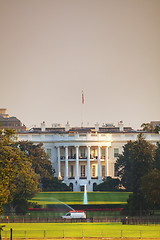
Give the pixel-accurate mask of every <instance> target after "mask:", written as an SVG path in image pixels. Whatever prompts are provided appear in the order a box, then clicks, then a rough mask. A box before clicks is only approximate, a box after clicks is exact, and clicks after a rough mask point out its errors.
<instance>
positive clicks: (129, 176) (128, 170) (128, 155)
mask: <svg viewBox="0 0 160 240" xmlns="http://www.w3.org/2000/svg"><path fill="white" fill-rule="evenodd" d="M132 149H134V142H132V141H129V142H128V143H127V144H126V145H125V146H123V154H120V155H119V156H118V158H117V161H116V164H115V168H116V171H117V176H118V177H119V178H120V179H121V184H122V185H123V186H124V187H125V189H126V190H127V191H132V189H133V177H134V176H133V159H134V156H133V154H134V153H133V151H132Z"/></svg>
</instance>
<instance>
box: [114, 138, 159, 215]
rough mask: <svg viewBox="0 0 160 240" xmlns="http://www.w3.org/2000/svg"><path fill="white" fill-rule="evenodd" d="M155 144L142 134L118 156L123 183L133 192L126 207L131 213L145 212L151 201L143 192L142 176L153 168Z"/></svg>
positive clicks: (118, 169)
mask: <svg viewBox="0 0 160 240" xmlns="http://www.w3.org/2000/svg"><path fill="white" fill-rule="evenodd" d="M154 153H155V146H153V145H152V144H150V143H149V142H147V141H146V140H145V139H144V138H143V135H142V134H139V135H138V138H137V140H136V141H134V142H133V141H130V142H128V143H127V144H126V145H125V146H124V148H123V153H122V154H121V155H120V156H119V157H118V158H117V162H116V169H117V171H118V176H119V177H120V179H121V182H122V185H123V186H124V187H125V188H126V190H128V191H132V192H133V194H132V196H130V198H129V200H128V204H127V206H126V209H127V210H128V211H129V212H130V213H131V214H134V213H137V211H139V213H142V212H144V211H145V210H146V209H148V208H149V207H150V206H149V201H148V199H147V198H146V195H144V194H143V192H142V188H141V185H142V178H143V177H144V176H145V175H147V174H149V173H150V171H151V170H152V169H153V164H154Z"/></svg>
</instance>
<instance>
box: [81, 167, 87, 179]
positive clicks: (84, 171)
mask: <svg viewBox="0 0 160 240" xmlns="http://www.w3.org/2000/svg"><path fill="white" fill-rule="evenodd" d="M85 176H86V166H85V165H81V177H85Z"/></svg>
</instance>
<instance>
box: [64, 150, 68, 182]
mask: <svg viewBox="0 0 160 240" xmlns="http://www.w3.org/2000/svg"><path fill="white" fill-rule="evenodd" d="M65 179H66V180H68V146H65Z"/></svg>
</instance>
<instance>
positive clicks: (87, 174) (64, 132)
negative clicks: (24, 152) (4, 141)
mask: <svg viewBox="0 0 160 240" xmlns="http://www.w3.org/2000/svg"><path fill="white" fill-rule="evenodd" d="M139 133H140V131H135V130H133V129H132V128H131V127H124V125H123V122H122V121H121V122H119V124H118V126H117V127H115V126H114V125H112V124H110V125H109V124H106V125H103V126H102V127H100V126H99V125H98V124H96V125H95V126H94V127H92V128H91V127H87V128H85V127H79V128H78V127H76V128H73V127H71V126H70V125H69V123H67V124H66V126H65V127H61V126H60V125H54V126H53V127H52V128H46V126H45V123H44V122H43V123H42V124H41V128H32V129H30V130H29V131H26V132H23V133H19V134H18V139H19V140H25V141H26V140H29V141H32V142H34V143H43V146H44V149H45V151H46V152H47V154H48V156H49V158H50V160H51V162H52V165H53V168H54V169H55V176H57V177H58V179H59V180H62V181H64V182H65V183H66V184H67V185H68V186H70V188H71V189H72V190H73V191H83V189H84V185H85V184H86V185H87V191H93V189H94V186H95V185H97V184H100V183H102V182H103V181H104V179H105V178H106V177H107V176H111V177H116V171H115V162H116V159H117V157H118V155H119V154H121V153H122V151H123V146H124V145H125V144H126V143H127V142H128V141H129V140H133V141H134V140H136V139H137V135H138V134H139ZM144 137H145V139H146V140H147V141H150V142H151V143H153V144H156V143H157V142H160V134H159V133H149V132H144Z"/></svg>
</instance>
